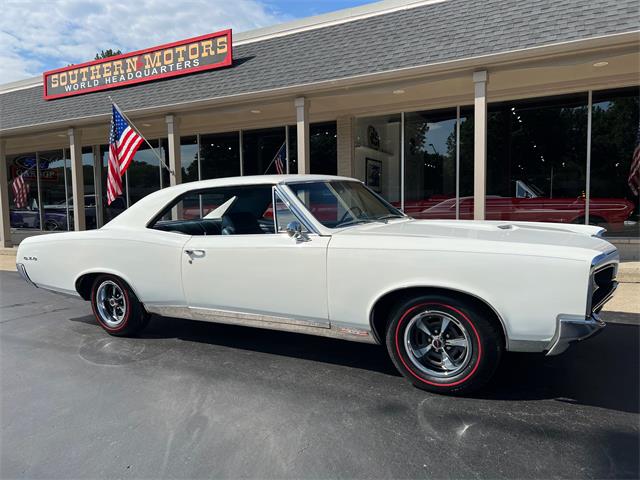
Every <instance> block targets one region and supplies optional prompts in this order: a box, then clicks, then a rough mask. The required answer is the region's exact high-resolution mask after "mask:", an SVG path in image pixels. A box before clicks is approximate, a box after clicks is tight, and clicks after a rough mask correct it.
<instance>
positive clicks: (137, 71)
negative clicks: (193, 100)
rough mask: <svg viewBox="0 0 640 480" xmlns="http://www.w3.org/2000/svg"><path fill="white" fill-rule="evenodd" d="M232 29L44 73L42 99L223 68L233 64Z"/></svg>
mask: <svg viewBox="0 0 640 480" xmlns="http://www.w3.org/2000/svg"><path fill="white" fill-rule="evenodd" d="M231 50H232V45H231V30H224V31H222V32H216V33H210V34H208V35H202V36H201V37H195V38H190V39H188V40H182V41H180V42H175V43H167V44H165V45H160V46H158V47H153V48H148V49H146V50H138V51H136V52H131V53H125V54H122V55H117V56H115V57H108V58H104V59H100V60H95V61H93V62H87V63H82V64H79V65H71V66H69V67H64V68H59V69H57V70H50V71H48V72H44V73H43V74H42V75H43V81H44V99H45V100H51V99H54V98H60V97H69V96H71V95H80V94H82V93H88V92H96V91H99V90H107V89H111V88H117V87H122V86H124V85H132V84H135V83H142V82H149V81H152V80H158V79H160V78H167V77H175V76H178V75H186V74H189V73H194V72H201V71H203V70H211V69H214V68H220V67H226V66H229V65H231V63H232V61H233V56H232V52H231Z"/></svg>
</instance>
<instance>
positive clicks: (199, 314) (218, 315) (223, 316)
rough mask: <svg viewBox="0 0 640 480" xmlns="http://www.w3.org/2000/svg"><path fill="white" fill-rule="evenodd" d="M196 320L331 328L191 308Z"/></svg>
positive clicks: (272, 318) (245, 314) (272, 317)
mask: <svg viewBox="0 0 640 480" xmlns="http://www.w3.org/2000/svg"><path fill="white" fill-rule="evenodd" d="M189 311H190V312H191V316H192V318H193V319H194V320H204V321H211V322H222V323H233V324H243V323H244V322H248V324H251V323H255V322H258V323H274V324H286V325H302V326H308V327H313V328H329V321H327V322H326V323H321V322H314V321H312V320H300V319H295V318H289V317H278V316H275V315H264V314H260V313H247V312H236V311H232V310H218V309H216V308H202V307H189Z"/></svg>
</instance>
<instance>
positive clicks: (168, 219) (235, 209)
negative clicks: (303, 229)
mask: <svg viewBox="0 0 640 480" xmlns="http://www.w3.org/2000/svg"><path fill="white" fill-rule="evenodd" d="M272 198H273V195H272V185H246V186H245V185H243V186H236V187H218V188H210V189H203V190H195V191H193V192H189V193H186V194H184V195H182V196H180V197H179V198H178V199H177V200H176V201H175V202H173V203H172V204H171V205H169V206H168V207H167V208H165V209H164V211H163V212H162V213H161V214H160V215H159V216H158V217H157V219H156V220H155V221H153V222H152V224H151V225H149V228H152V229H155V230H162V231H167V232H173V233H181V234H185V235H265V234H274V233H276V231H275V222H274V218H273V208H272ZM277 208H286V209H287V210H288V208H287V207H286V205H284V204H283V207H280V206H278V207H277ZM285 221H286V220H285ZM286 225H287V224H286V223H285V225H284V227H285V228H286Z"/></svg>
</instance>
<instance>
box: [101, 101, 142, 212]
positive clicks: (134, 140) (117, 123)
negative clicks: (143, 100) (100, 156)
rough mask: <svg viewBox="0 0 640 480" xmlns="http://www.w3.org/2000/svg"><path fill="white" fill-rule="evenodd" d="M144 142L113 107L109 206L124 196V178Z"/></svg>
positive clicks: (108, 185)
mask: <svg viewBox="0 0 640 480" xmlns="http://www.w3.org/2000/svg"><path fill="white" fill-rule="evenodd" d="M143 141H144V138H143V137H142V136H141V135H140V134H139V133H138V132H137V131H136V130H134V129H133V128H132V127H131V125H129V123H128V122H127V121H126V120H125V118H124V116H123V115H122V113H120V111H119V110H118V108H117V107H116V106H115V105H113V113H112V116H111V132H110V134H109V165H108V171H107V204H108V205H110V204H111V202H113V201H114V200H115V199H116V197H118V196H120V195H122V177H123V175H124V174H125V172H126V171H127V168H129V165H130V164H131V160H132V159H133V157H134V156H135V154H136V152H137V151H138V148H139V147H140V144H141V143H142V142H143Z"/></svg>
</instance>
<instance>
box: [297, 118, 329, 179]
mask: <svg viewBox="0 0 640 480" xmlns="http://www.w3.org/2000/svg"><path fill="white" fill-rule="evenodd" d="M337 139H338V128H337V124H336V122H322V123H312V124H310V125H309V156H310V167H311V173H316V174H319V175H337V173H338V140H337ZM289 173H294V174H295V173H298V138H297V128H296V127H295V125H291V126H289Z"/></svg>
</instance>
